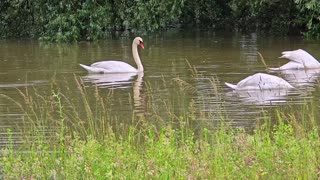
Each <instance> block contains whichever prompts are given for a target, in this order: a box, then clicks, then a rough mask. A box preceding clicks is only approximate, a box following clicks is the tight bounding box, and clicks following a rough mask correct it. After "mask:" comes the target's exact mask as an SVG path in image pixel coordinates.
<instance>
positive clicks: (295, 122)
mask: <svg viewBox="0 0 320 180" xmlns="http://www.w3.org/2000/svg"><path fill="white" fill-rule="evenodd" d="M77 85H78V88H79V93H80V95H81V100H80V103H79V101H77V102H73V101H72V100H71V99H70V98H68V95H67V94H62V93H60V90H59V88H57V87H56V86H53V87H52V93H49V94H47V95H39V92H37V90H33V93H34V94H35V95H36V96H33V95H32V94H33V93H32V92H30V91H27V92H20V93H21V95H22V97H23V98H24V102H25V104H22V103H18V102H17V104H18V106H19V107H20V108H21V110H22V111H23V112H25V114H27V117H28V120H27V121H28V122H29V123H30V122H32V123H30V124H32V128H31V130H30V129H29V130H27V129H25V130H24V129H22V131H24V132H25V134H26V136H25V139H24V141H25V142H26V143H25V144H24V145H23V146H21V147H19V148H20V149H19V150H18V149H17V148H16V147H15V146H13V144H14V143H13V142H12V143H9V145H8V147H7V148H6V149H3V154H2V157H1V161H0V164H1V169H2V174H3V177H4V179H110V178H115V179H127V178H130V179H159V178H160V179H169V178H170V179H200V178H201V179H249V178H250V179H253V178H266V179H279V178H286V179H317V178H319V174H320V165H319V163H320V161H319V159H320V152H319V148H320V138H319V128H318V122H317V121H318V119H317V113H316V112H317V109H318V107H319V105H318V104H317V103H310V104H306V105H304V106H302V109H301V111H299V112H296V110H290V108H288V109H286V110H284V109H280V108H279V109H276V110H275V111H274V112H268V113H272V114H271V115H270V116H265V119H264V121H263V122H261V123H259V124H258V125H257V127H256V128H255V130H254V131H253V133H250V134H249V133H247V132H246V131H245V130H243V129H241V128H232V127H230V126H229V125H228V123H221V124H219V126H217V128H215V129H214V130H213V129H207V128H205V127H202V128H199V129H197V131H194V129H192V127H193V126H190V125H189V124H190V123H191V122H193V123H194V122H195V121H196V119H197V117H195V115H194V113H192V112H194V111H196V110H195V109H193V108H192V107H194V106H192V105H190V107H189V108H188V109H189V110H188V112H184V113H183V114H175V113H174V112H170V114H171V115H172V116H174V117H179V118H178V119H179V120H178V121H173V120H169V121H166V122H165V123H159V122H158V123H154V120H157V121H159V120H160V119H161V117H159V116H160V114H156V111H155V110H154V111H150V112H154V114H151V115H148V116H139V117H136V116H134V115H133V116H132V119H131V120H130V122H132V123H130V125H128V126H127V127H126V131H123V132H122V133H121V130H123V129H121V128H117V127H114V125H113V126H112V125H111V123H110V122H111V121H114V120H113V118H114V117H112V116H111V115H110V114H109V112H110V109H109V110H108V107H107V101H109V100H108V98H102V97H101V95H99V90H98V89H96V90H93V91H94V92H95V93H96V94H95V98H89V96H88V92H87V91H88V89H86V88H84V86H83V85H82V84H81V82H79V81H77ZM148 89H149V90H148V91H152V88H151V87H148ZM180 91H181V92H180V93H183V91H182V90H180ZM8 98H9V97H8ZM92 99H94V100H92ZM149 99H151V100H150V101H152V97H149ZM190 103H191V104H192V101H190ZM79 104H80V105H81V106H82V107H81V108H79V109H82V110H79V109H78V106H80V105H79ZM93 105H95V106H93ZM147 106H148V107H149V108H154V105H153V102H149V103H148V105H147ZM97 107H99V108H97ZM206 116H207V118H211V116H210V115H206ZM168 117H170V116H168ZM166 118H167V117H166ZM202 118H203V117H202ZM221 118H222V117H221ZM173 119H174V118H173ZM223 120H225V119H223ZM46 127H54V128H53V129H54V131H48V130H46V129H45V128H46ZM8 134H10V131H9V133H8ZM30 135H31V136H30ZM30 137H33V139H30Z"/></svg>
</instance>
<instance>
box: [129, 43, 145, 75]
mask: <svg viewBox="0 0 320 180" xmlns="http://www.w3.org/2000/svg"><path fill="white" fill-rule="evenodd" d="M132 54H133V59H134V61H135V62H136V64H137V67H138V72H143V66H142V63H141V60H140V56H139V53H138V45H137V44H135V43H132Z"/></svg>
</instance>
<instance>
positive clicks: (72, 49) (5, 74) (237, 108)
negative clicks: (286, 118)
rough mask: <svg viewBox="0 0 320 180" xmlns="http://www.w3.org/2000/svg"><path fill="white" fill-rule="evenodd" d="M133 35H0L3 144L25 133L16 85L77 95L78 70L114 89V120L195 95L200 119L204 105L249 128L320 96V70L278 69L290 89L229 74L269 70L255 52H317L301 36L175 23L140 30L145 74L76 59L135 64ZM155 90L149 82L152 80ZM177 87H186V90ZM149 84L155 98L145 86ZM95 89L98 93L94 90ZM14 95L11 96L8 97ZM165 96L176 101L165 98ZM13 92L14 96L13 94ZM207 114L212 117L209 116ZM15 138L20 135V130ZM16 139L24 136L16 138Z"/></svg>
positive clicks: (274, 55)
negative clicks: (98, 70)
mask: <svg viewBox="0 0 320 180" xmlns="http://www.w3.org/2000/svg"><path fill="white" fill-rule="evenodd" d="M132 39H133V38H132V37H130V38H128V37H116V38H110V39H108V40H105V41H99V42H79V43H77V44H63V45H61V44H50V43H49V44H48V43H41V42H37V41H31V40H2V41H0V63H1V66H0V94H2V96H0V134H2V135H1V137H2V138H3V139H2V140H1V141H0V143H1V144H6V138H5V135H6V134H7V129H8V128H12V129H13V134H14V135H16V136H17V137H18V136H19V135H20V134H21V132H20V131H19V128H17V127H19V125H22V124H23V121H24V118H25V117H26V115H25V114H23V113H21V112H22V111H21V107H18V106H17V105H16V104H15V103H14V101H18V102H22V101H23V99H22V97H21V94H20V93H19V90H21V91H24V90H25V88H26V87H31V88H36V89H38V91H39V92H40V93H41V92H46V93H50V92H51V89H52V86H51V85H52V83H51V82H52V79H55V81H56V82H57V83H58V84H59V83H61V84H65V83H66V82H67V83H69V85H68V86H67V87H65V88H61V91H62V93H63V94H68V96H74V97H71V98H74V99H77V98H78V99H79V97H77V96H78V95H77V93H76V92H77V91H79V90H78V89H77V87H76V83H75V80H74V79H75V78H78V77H80V78H81V79H82V80H83V82H84V84H85V86H86V87H87V88H88V89H92V90H94V89H95V87H98V88H99V89H100V90H101V91H100V92H102V94H103V93H105V94H110V93H112V94H113V95H112V98H113V99H112V100H110V101H108V102H110V104H108V106H110V107H112V112H111V114H112V116H121V117H122V120H119V122H116V123H124V124H125V123H129V122H127V121H126V120H124V119H126V117H127V119H131V117H132V112H134V113H135V114H136V115H139V114H140V115H148V114H150V113H151V112H147V111H148V110H147V108H146V106H147V104H148V103H150V101H152V103H153V104H155V105H156V106H157V107H156V108H155V109H156V111H158V112H157V113H159V114H160V116H161V115H163V117H168V111H174V112H177V113H179V112H183V111H185V109H186V108H188V106H189V105H190V100H191V99H192V100H193V101H194V106H195V107H196V109H197V112H196V114H197V115H198V116H199V118H198V120H197V122H196V123H194V124H195V126H196V125H197V124H199V123H201V124H203V123H204V124H206V123H207V124H208V125H210V124H211V123H212V122H211V121H210V122H203V121H204V120H202V119H201V118H200V115H201V114H202V113H212V114H213V119H214V117H215V116H218V115H221V114H223V115H227V116H228V118H230V119H232V120H233V122H232V123H233V125H234V126H241V127H245V128H251V127H253V126H254V125H255V123H256V120H257V119H259V118H260V117H261V113H262V111H264V110H268V109H270V108H272V107H279V106H288V105H299V104H304V103H306V102H308V101H310V100H312V99H318V98H319V94H320V91H319V86H318V80H319V78H318V74H319V73H318V72H317V71H308V72H305V71H294V72H287V73H286V74H276V75H279V76H281V77H285V78H286V79H288V80H289V81H290V82H291V83H292V84H293V85H294V86H296V87H297V89H295V90H292V91H263V92H234V91H232V90H230V89H229V88H227V87H226V86H225V85H224V82H230V83H237V82H239V81H240V80H242V79H243V78H245V77H247V76H249V75H252V74H254V73H257V72H266V71H265V67H264V65H263V64H262V62H261V61H260V57H259V55H258V54H257V52H260V53H261V54H262V55H263V57H264V58H265V61H266V63H267V64H268V66H270V67H278V66H280V65H282V64H284V63H286V62H287V61H286V60H282V59H278V57H279V56H280V55H281V52H282V51H285V50H294V49H298V48H303V49H305V50H307V51H308V52H310V53H311V54H312V55H313V56H314V57H316V58H317V57H318V58H319V57H320V51H319V44H320V43H319V42H316V41H312V40H309V41H308V40H304V39H302V38H301V37H286V38H279V37H266V36H259V35H257V34H255V33H252V34H247V35H243V34H237V33H233V34H230V33H229V34H228V33H214V32H207V31H196V32H181V31H171V32H167V33H163V34H159V35H154V36H147V37H143V39H144V42H145V49H144V50H139V52H140V57H141V59H142V63H143V65H144V68H145V72H144V73H140V74H114V75H101V74H98V75H88V74H87V73H86V72H85V71H84V70H83V69H82V68H81V67H80V66H79V65H78V64H79V63H82V64H91V63H93V62H96V61H99V60H110V59H116V60H123V61H126V62H128V63H129V64H132V65H135V64H134V62H133V58H132V54H131V44H132ZM150 87H151V88H152V90H147V89H148V88H150ZM179 88H185V91H186V93H181V92H180V91H179ZM150 92H152V93H153V94H152V99H148V98H146V96H147V95H146V93H150ZM92 96H94V94H92ZM8 97H9V98H8ZM164 97H166V98H167V99H169V100H171V102H173V103H172V104H170V105H168V104H166V101H165V100H164V99H163V98H164ZM10 98H11V100H10ZM206 121H207V120H206ZM17 141H19V140H18V138H17ZM18 143H19V142H18Z"/></svg>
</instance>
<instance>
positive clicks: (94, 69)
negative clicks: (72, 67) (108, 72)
mask: <svg viewBox="0 0 320 180" xmlns="http://www.w3.org/2000/svg"><path fill="white" fill-rule="evenodd" d="M79 65H80V66H81V67H83V68H84V69H85V70H87V71H88V73H103V71H102V70H101V69H100V68H96V67H90V66H87V65H83V64H79Z"/></svg>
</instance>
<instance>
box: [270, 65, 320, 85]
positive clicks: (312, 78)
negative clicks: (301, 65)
mask: <svg viewBox="0 0 320 180" xmlns="http://www.w3.org/2000/svg"><path fill="white" fill-rule="evenodd" d="M271 72H272V71H271ZM277 72H279V73H280V74H282V77H283V78H284V79H286V80H287V81H288V82H289V83H290V84H292V85H293V86H294V87H297V88H299V87H311V86H313V85H314V84H315V82H316V81H317V80H318V78H319V77H320V69H288V70H283V71H277Z"/></svg>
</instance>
